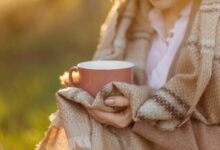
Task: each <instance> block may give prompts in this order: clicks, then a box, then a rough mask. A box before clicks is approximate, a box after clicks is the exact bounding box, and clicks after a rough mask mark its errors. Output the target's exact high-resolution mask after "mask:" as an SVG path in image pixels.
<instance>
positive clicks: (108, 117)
mask: <svg viewBox="0 0 220 150" xmlns="http://www.w3.org/2000/svg"><path fill="white" fill-rule="evenodd" d="M105 105H107V106H116V107H127V108H126V109H125V110H124V111H123V112H120V113H109V112H104V111H100V110H94V109H90V108H85V109H86V110H87V112H88V113H89V114H90V115H91V116H92V117H93V118H94V119H95V120H96V121H98V122H100V123H103V124H107V125H111V126H114V127H116V128H125V127H127V126H128V125H129V124H130V123H131V122H132V113H131V109H130V103H129V100H128V99H127V98H126V97H123V96H111V97H108V98H107V99H106V100H105Z"/></svg>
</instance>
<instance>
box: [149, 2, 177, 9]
mask: <svg viewBox="0 0 220 150" xmlns="http://www.w3.org/2000/svg"><path fill="white" fill-rule="evenodd" d="M149 1H150V3H151V4H152V5H153V6H154V7H155V8H159V9H161V10H166V9H169V8H171V7H172V6H173V5H172V0H149Z"/></svg>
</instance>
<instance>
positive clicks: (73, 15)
mask: <svg viewBox="0 0 220 150" xmlns="http://www.w3.org/2000/svg"><path fill="white" fill-rule="evenodd" d="M111 5H112V4H111V2H110V0H0V150H32V149H34V147H35V145H36V144H37V143H38V142H39V141H40V139H42V138H43V136H44V132H45V131H46V130H47V128H48V126H49V124H50V122H49V120H48V116H49V115H50V114H51V113H53V112H55V111H56V109H57V106H56V99H55V92H56V91H57V90H58V89H59V88H60V87H61V86H60V82H59V76H60V75H61V74H63V72H64V71H65V70H68V69H69V68H70V67H71V66H73V65H76V64H77V63H78V62H80V61H85V60H89V59H91V58H92V54H93V52H94V50H95V49H96V44H97V43H98V41H99V30H100V25H101V24H102V23H103V21H104V19H105V17H106V15H107V12H108V10H109V9H110V6H111Z"/></svg>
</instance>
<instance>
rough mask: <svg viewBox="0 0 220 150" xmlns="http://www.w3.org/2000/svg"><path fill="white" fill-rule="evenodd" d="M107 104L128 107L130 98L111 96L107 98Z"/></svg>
mask: <svg viewBox="0 0 220 150" xmlns="http://www.w3.org/2000/svg"><path fill="white" fill-rule="evenodd" d="M105 104H106V105H107V106H116V107H127V106H129V105H130V102H129V100H128V99H127V98H126V97H124V96H110V97H108V98H107V99H106V100H105Z"/></svg>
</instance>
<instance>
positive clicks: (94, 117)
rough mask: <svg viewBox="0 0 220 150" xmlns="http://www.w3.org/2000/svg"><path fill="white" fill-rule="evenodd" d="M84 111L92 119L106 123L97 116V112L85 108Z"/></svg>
mask: <svg viewBox="0 0 220 150" xmlns="http://www.w3.org/2000/svg"><path fill="white" fill-rule="evenodd" d="M86 111H87V112H88V113H89V115H90V116H91V117H92V118H93V119H94V120H96V121H97V122H99V123H106V122H105V121H104V120H103V119H100V118H99V117H97V114H96V113H94V110H92V109H88V108H87V109H86Z"/></svg>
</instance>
